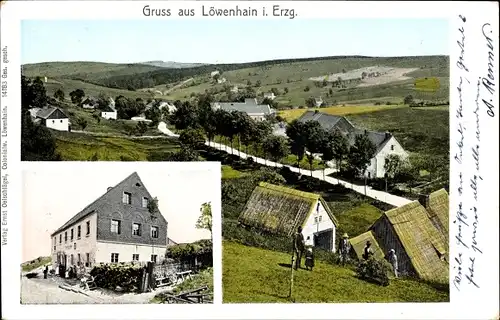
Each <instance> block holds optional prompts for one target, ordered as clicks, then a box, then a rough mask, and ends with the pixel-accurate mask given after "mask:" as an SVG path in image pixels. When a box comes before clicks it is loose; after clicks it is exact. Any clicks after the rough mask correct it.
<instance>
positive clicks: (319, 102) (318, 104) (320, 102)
mask: <svg viewBox="0 0 500 320" xmlns="http://www.w3.org/2000/svg"><path fill="white" fill-rule="evenodd" d="M314 104H315V105H316V107H321V105H322V104H323V99H321V97H319V98H314Z"/></svg>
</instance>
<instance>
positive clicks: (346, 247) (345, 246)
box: [339, 233, 351, 266]
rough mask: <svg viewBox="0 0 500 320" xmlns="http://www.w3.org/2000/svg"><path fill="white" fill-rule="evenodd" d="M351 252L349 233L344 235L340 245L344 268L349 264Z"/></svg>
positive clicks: (341, 260)
mask: <svg viewBox="0 0 500 320" xmlns="http://www.w3.org/2000/svg"><path fill="white" fill-rule="evenodd" d="M350 251H351V243H350V242H349V236H348V235H347V233H344V235H343V236H342V239H341V240H340V243H339V255H340V263H341V264H342V266H345V264H346V263H347V260H348V259H349V252H350Z"/></svg>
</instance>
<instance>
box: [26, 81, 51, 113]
mask: <svg viewBox="0 0 500 320" xmlns="http://www.w3.org/2000/svg"><path fill="white" fill-rule="evenodd" d="M30 95H31V105H32V106H33V107H37V108H43V107H45V106H46V105H47V101H48V98H47V90H45V86H44V85H43V81H42V79H40V77H36V78H35V80H34V81H33V83H32V84H31V89H30Z"/></svg>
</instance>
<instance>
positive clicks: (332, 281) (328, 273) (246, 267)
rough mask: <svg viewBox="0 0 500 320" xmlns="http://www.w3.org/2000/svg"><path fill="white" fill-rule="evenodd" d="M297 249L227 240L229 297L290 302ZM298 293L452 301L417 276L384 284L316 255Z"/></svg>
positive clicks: (315, 298)
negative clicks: (277, 249) (292, 251)
mask: <svg viewBox="0 0 500 320" xmlns="http://www.w3.org/2000/svg"><path fill="white" fill-rule="evenodd" d="M290 260H291V255H290V254H286V253H280V252H275V251H270V250H264V249H258V248H254V247H247V246H243V245H240V244H236V243H234V242H229V241H224V242H223V261H222V290H223V302H224V303H286V302H290V301H291V300H290V299H289V298H288V294H289V286H290V284H289V281H290ZM293 298H294V300H295V302H297V303H305V302H316V303H320V302H331V303H332V302H333V303H347V302H446V301H449V299H450V297H449V292H443V291H438V290H436V289H434V288H433V287H432V286H430V285H428V284H425V283H421V282H418V281H415V280H403V279H395V280H392V281H391V283H390V285H389V286H387V287H382V286H379V285H377V284H372V283H368V282H366V281H363V280H360V279H358V278H356V277H355V273H354V271H353V270H352V269H349V268H341V267H338V266H334V265H330V264H327V263H323V262H320V261H316V263H315V268H314V271H312V272H309V271H306V270H303V269H299V270H298V271H297V272H295V276H294V290H293Z"/></svg>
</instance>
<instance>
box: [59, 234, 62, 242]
mask: <svg viewBox="0 0 500 320" xmlns="http://www.w3.org/2000/svg"><path fill="white" fill-rule="evenodd" d="M59 243H62V233H61V234H60V235H59Z"/></svg>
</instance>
